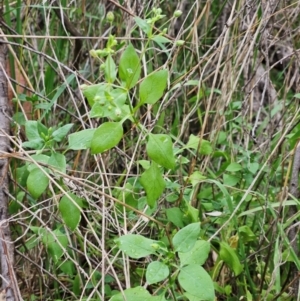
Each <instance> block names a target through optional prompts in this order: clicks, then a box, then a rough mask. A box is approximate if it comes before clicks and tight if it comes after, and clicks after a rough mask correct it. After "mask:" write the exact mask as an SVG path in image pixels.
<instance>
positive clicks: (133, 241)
mask: <svg viewBox="0 0 300 301" xmlns="http://www.w3.org/2000/svg"><path fill="white" fill-rule="evenodd" d="M199 234H200V224H199V223H193V224H190V225H188V226H186V227H184V228H183V229H181V230H180V231H179V232H178V233H176V234H175V235H174V237H173V238H172V245H173V247H174V250H173V249H171V248H170V247H169V248H168V247H166V246H165V244H164V243H163V242H162V241H157V242H155V241H152V240H150V239H147V238H145V237H143V236H141V235H134V234H128V235H125V236H122V237H120V238H119V239H117V241H116V242H117V245H118V247H119V248H120V250H122V251H123V252H124V253H125V254H127V255H128V256H129V257H131V258H142V257H146V256H149V255H151V254H152V255H154V256H157V257H158V259H159V258H163V260H164V261H163V262H162V261H159V260H154V261H152V262H150V263H149V264H148V266H147V269H146V281H147V283H148V284H154V283H158V282H162V281H164V280H165V279H166V278H167V277H169V281H168V282H167V283H165V284H164V286H166V288H171V289H172V287H173V285H174V284H175V278H174V277H176V278H178V282H179V283H180V285H181V287H182V288H183V289H184V291H185V292H184V295H185V296H186V297H187V298H188V300H199V299H200V300H208V301H209V300H214V298H215V292H214V285H213V281H212V279H211V277H210V276H209V274H208V273H207V272H206V271H205V270H204V269H203V268H202V267H201V265H203V264H204V263H205V261H206V259H207V257H208V254H209V251H210V244H209V243H208V242H206V241H203V240H198V236H199ZM176 254H177V255H178V258H179V260H180V263H179V266H178V265H177V262H176ZM170 271H172V272H171V273H170ZM171 274H172V275H173V276H172V277H171ZM130 292H131V291H130ZM145 294H146V292H145V291H144V290H140V289H139V290H135V294H134V295H133V296H131V295H128V296H127V300H128V301H134V300H137V298H140V300H141V299H142V298H144V297H146V296H145ZM117 296H120V295H117ZM111 300H119V299H114V297H113V298H112V299H111Z"/></svg>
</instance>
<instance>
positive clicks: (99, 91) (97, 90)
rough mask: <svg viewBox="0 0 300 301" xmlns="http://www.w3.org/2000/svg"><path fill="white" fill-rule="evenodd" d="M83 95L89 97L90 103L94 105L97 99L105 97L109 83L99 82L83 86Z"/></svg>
mask: <svg viewBox="0 0 300 301" xmlns="http://www.w3.org/2000/svg"><path fill="white" fill-rule="evenodd" d="M81 89H82V93H83V96H84V97H85V98H86V99H87V101H88V103H89V105H90V106H91V107H92V106H93V105H94V103H95V102H96V101H99V100H100V99H101V97H104V91H105V90H106V89H107V84H102V83H101V84H97V85H90V86H84V87H82V88H81Z"/></svg>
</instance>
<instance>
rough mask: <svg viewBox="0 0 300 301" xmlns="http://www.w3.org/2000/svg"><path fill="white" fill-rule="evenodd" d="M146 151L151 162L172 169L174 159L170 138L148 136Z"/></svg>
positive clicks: (162, 135)
mask: <svg viewBox="0 0 300 301" xmlns="http://www.w3.org/2000/svg"><path fill="white" fill-rule="evenodd" d="M146 149H147V154H148V156H149V157H150V158H151V159H152V160H153V161H155V162H156V163H158V164H159V165H161V166H163V167H165V168H167V169H174V167H175V158H174V154H173V144H172V140H171V138H170V136H168V135H164V134H149V141H148V143H147V147H146Z"/></svg>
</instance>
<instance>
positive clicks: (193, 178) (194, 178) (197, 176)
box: [189, 170, 206, 187]
mask: <svg viewBox="0 0 300 301" xmlns="http://www.w3.org/2000/svg"><path fill="white" fill-rule="evenodd" d="M205 179H206V177H205V176H203V175H202V173H201V172H200V171H198V170H196V171H194V172H193V173H192V174H191V175H190V177H189V181H190V182H191V183H192V186H193V187H195V186H196V185H197V184H198V183H200V182H202V181H203V180H205Z"/></svg>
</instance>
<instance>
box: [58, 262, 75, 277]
mask: <svg viewBox="0 0 300 301" xmlns="http://www.w3.org/2000/svg"><path fill="white" fill-rule="evenodd" d="M59 268H60V269H61V271H62V272H63V273H65V274H67V275H69V276H74V274H75V271H76V269H75V264H74V263H73V262H72V261H71V260H67V261H64V262H63V263H62V264H61V265H60V266H59Z"/></svg>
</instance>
